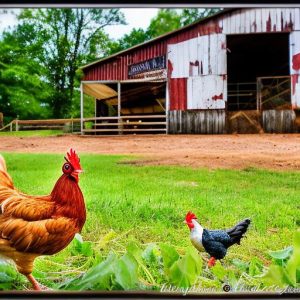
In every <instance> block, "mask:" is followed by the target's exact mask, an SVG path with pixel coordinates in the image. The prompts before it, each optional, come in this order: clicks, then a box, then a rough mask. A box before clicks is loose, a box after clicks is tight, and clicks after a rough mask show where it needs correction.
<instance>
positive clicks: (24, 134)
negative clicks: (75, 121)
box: [0, 130, 63, 138]
mask: <svg viewBox="0 0 300 300" xmlns="http://www.w3.org/2000/svg"><path fill="white" fill-rule="evenodd" d="M60 134H63V131H62V130H25V131H12V132H10V131H3V132H2V131H0V138H1V136H17V137H32V136H51V135H60Z"/></svg>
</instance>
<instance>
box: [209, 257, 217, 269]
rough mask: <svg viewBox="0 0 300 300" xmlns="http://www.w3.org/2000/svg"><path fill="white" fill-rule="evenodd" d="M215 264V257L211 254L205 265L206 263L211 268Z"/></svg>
mask: <svg viewBox="0 0 300 300" xmlns="http://www.w3.org/2000/svg"><path fill="white" fill-rule="evenodd" d="M215 264H216V259H215V258H214V257H213V256H212V257H211V258H210V259H209V261H208V263H207V265H208V267H209V268H211V267H213V266H214V265H215Z"/></svg>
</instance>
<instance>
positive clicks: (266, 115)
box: [262, 109, 296, 133]
mask: <svg viewBox="0 0 300 300" xmlns="http://www.w3.org/2000/svg"><path fill="white" fill-rule="evenodd" d="M262 119H263V128H264V132H267V133H293V132H295V131H296V123H295V121H296V114H295V112H294V111H293V110H275V109H270V110H264V111H263V112H262Z"/></svg>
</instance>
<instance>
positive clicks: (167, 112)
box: [165, 80, 170, 134]
mask: <svg viewBox="0 0 300 300" xmlns="http://www.w3.org/2000/svg"><path fill="white" fill-rule="evenodd" d="M168 83H169V82H168V80H167V81H166V102H165V103H166V107H165V113H166V134H168V133H169V111H170V109H169V106H170V98H169V84H168Z"/></svg>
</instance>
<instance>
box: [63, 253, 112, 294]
mask: <svg viewBox="0 0 300 300" xmlns="http://www.w3.org/2000/svg"><path fill="white" fill-rule="evenodd" d="M116 260H117V257H116V255H115V254H110V255H109V256H108V257H107V259H106V260H104V261H103V262H101V263H100V264H98V265H96V266H95V267H92V268H91V269H89V270H88V272H87V273H86V274H84V275H83V276H82V277H81V278H79V279H78V278H75V279H74V280H71V281H69V282H68V283H67V284H64V285H63V287H64V288H65V289H71V290H72V289H73V290H89V289H95V288H97V289H103V290H108V289H110V287H111V284H110V281H111V277H112V276H113V273H114V271H113V267H114V265H115V263H116Z"/></svg>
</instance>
